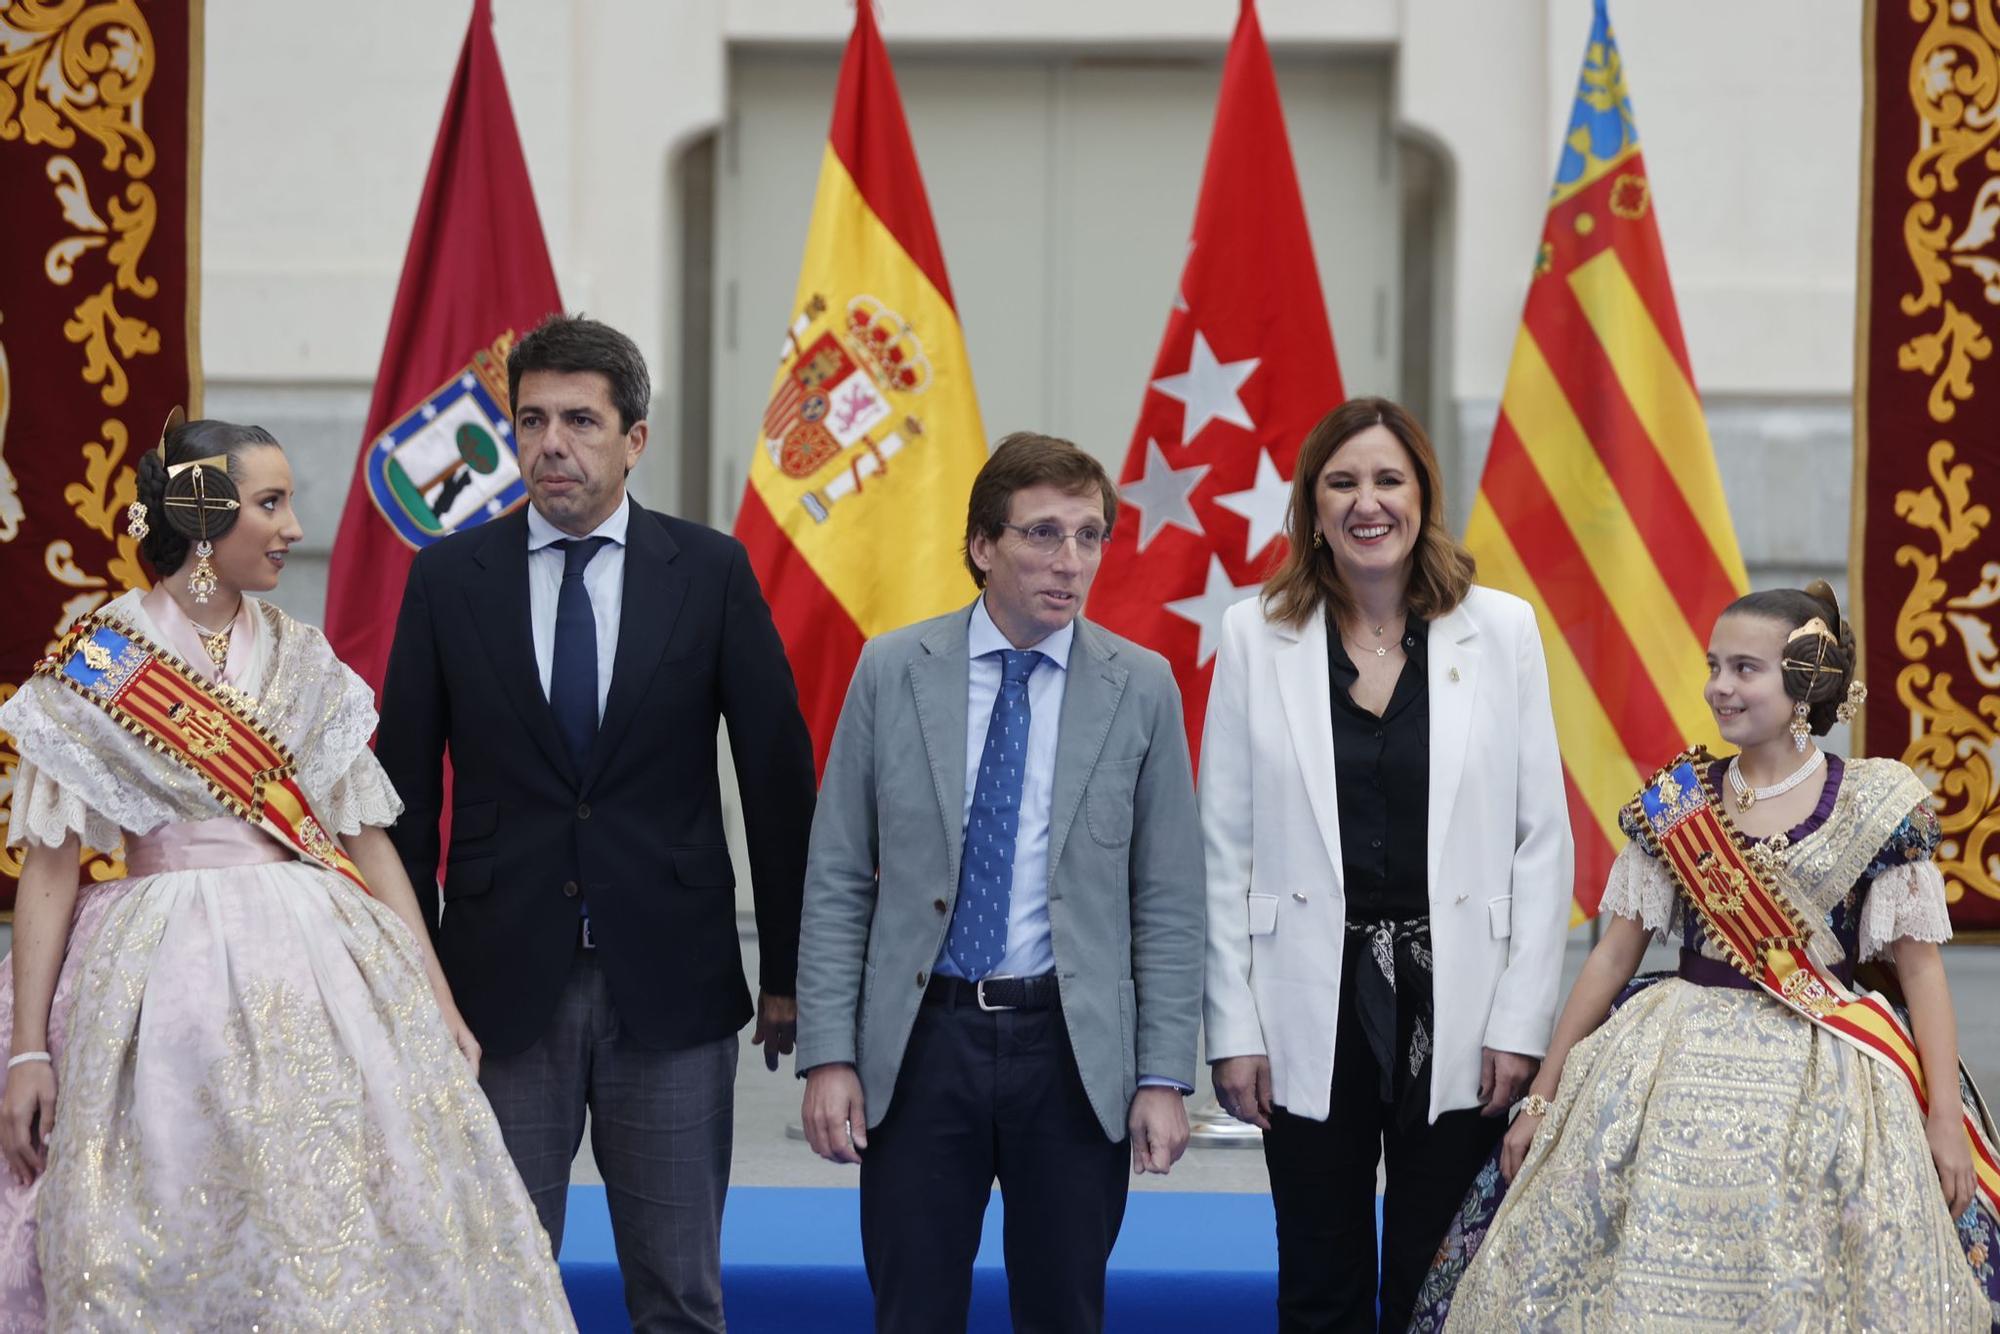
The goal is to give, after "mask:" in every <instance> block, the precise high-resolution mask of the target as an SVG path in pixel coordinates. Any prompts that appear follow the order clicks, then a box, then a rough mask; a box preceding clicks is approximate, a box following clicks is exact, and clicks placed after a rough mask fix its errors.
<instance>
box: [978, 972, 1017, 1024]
mask: <svg viewBox="0 0 2000 1334" xmlns="http://www.w3.org/2000/svg"><path fill="white" fill-rule="evenodd" d="M1015 976H1016V975H1015V974H1013V973H991V974H988V975H987V976H985V977H982V978H980V979H979V980H978V981H977V982H974V983H973V984H972V994H973V996H974V998H975V999H977V1000H978V1001H979V1008H980V1009H982V1010H984V1011H986V1013H988V1014H1002V1013H1005V1012H1006V1011H1008V1010H1018V1009H1020V1008H1021V1007H1020V1006H1018V1005H988V1004H987V1003H986V984H987V983H988V982H1012V981H1013V980H1014V979H1015Z"/></svg>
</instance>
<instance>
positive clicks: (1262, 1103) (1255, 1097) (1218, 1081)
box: [1213, 1056, 1271, 1130]
mask: <svg viewBox="0 0 2000 1334" xmlns="http://www.w3.org/2000/svg"><path fill="white" fill-rule="evenodd" d="M1213 1074H1214V1078H1215V1100H1216V1101H1217V1102H1219V1103H1221V1104H1222V1110H1223V1111H1225V1112H1228V1113H1229V1114H1230V1115H1231V1116H1233V1117H1235V1118H1236V1119H1237V1120H1238V1121H1242V1122H1245V1123H1247V1124H1249V1125H1253V1126H1255V1127H1257V1129H1259V1130H1269V1129H1270V1128H1271V1058H1270V1057H1268V1056H1230V1057H1226V1058H1224V1059H1223V1060H1220V1061H1217V1062H1216V1063H1215V1065H1214V1068H1213Z"/></svg>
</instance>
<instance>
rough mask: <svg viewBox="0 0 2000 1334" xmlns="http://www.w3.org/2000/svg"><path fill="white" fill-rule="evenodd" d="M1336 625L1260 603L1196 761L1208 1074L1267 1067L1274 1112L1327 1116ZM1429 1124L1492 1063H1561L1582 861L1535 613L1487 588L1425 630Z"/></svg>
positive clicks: (1232, 643) (1336, 977) (1223, 670)
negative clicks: (1490, 1054) (1330, 665)
mask: <svg viewBox="0 0 2000 1334" xmlns="http://www.w3.org/2000/svg"><path fill="white" fill-rule="evenodd" d="M1326 649H1327V645H1326V620H1325V618H1324V617H1323V616H1320V615H1315V616H1313V617H1312V618H1310V619H1309V620H1308V621H1307V622H1306V624H1305V625H1304V626H1303V627H1301V628H1297V629H1294V628H1293V627H1291V626H1288V625H1277V624H1273V623H1272V622H1270V621H1268V620H1266V619H1265V617H1264V612H1263V607H1262V604H1261V601H1260V600H1259V599H1256V598H1252V599H1250V600H1249V601H1246V602H1240V603H1238V604H1237V605H1235V606H1233V607H1231V608H1230V609H1229V611H1228V614H1227V615H1226V616H1225V617H1224V620H1223V637H1222V648H1221V651H1220V653H1219V654H1218V656H1217V658H1216V664H1215V680H1214V683H1213V685H1212V686H1211V687H1210V689H1209V696H1208V719H1207V722H1206V723H1205V724H1204V726H1203V736H1202V748H1201V816H1202V830H1203V834H1204V836H1205V839H1206V842H1207V851H1208V978H1207V996H1206V999H1205V1002H1204V1020H1205V1022H1206V1024H1207V1039H1206V1040H1207V1044H1208V1059H1209V1060H1210V1061H1219V1060H1221V1059H1223V1058H1224V1057H1228V1056H1248V1055H1267V1056H1269V1057H1270V1061H1271V1080H1272V1095H1273V1099H1274V1100H1275V1101H1276V1102H1277V1103H1278V1104H1280V1105H1281V1106H1283V1107H1284V1108H1286V1109H1287V1110H1288V1111H1290V1112H1293V1113H1294V1114H1296V1115H1299V1116H1305V1117H1310V1118H1312V1119H1313V1120H1318V1121H1323V1120H1325V1119H1326V1116H1327V1112H1328V1102H1329V1094H1330V1091H1331V1086H1332V1083H1333V1042H1334V1033H1335V1031H1336V1029H1335V1021H1336V1019H1337V1018H1338V1015H1339V1005H1340V965H1341V957H1342V952H1343V945H1344V944H1345V935H1346V923H1347V899H1346V895H1345V893H1344V892H1343V890H1342V887H1341V855H1340V815H1339V803H1338V800H1337V798H1336V795H1335V788H1334V782H1335V779H1334V772H1333V705H1332V700H1331V696H1330V694H1329V689H1330V679H1329V676H1328V672H1327V662H1326ZM1429 659H1430V671H1429V683H1430V734H1431V766H1430V808H1429V837H1428V851H1429V855H1428V858H1427V867H1428V871H1429V881H1430V903H1431V908H1430V915H1431V948H1432V952H1433V955H1434V958H1435V962H1436V967H1435V970H1434V972H1433V975H1432V976H1433V986H1434V994H1435V997H1436V1006H1435V1011H1436V1013H1435V1025H1434V1026H1435V1033H1434V1035H1433V1046H1432V1053H1433V1054H1432V1058H1431V1105H1430V1117H1431V1120H1433V1121H1435V1120H1437V1118H1438V1115H1439V1114H1440V1113H1442V1112H1448V1111H1452V1110H1454V1109H1457V1108H1461V1107H1472V1106H1476V1105H1477V1104H1478V1102H1479V1096H1478V1090H1479V1068H1480V1048H1481V1047H1492V1048H1494V1049H1495V1050H1498V1051H1510V1052H1519V1053H1521V1054H1522V1055H1526V1056H1540V1055H1542V1053H1543V1052H1545V1051H1546V1050H1547V1049H1548V1041H1549V1030H1550V1028H1551V1027H1552V1026H1553V1024H1554V1022H1555V1007H1556V990H1557V986H1558V983H1559V982H1560V980H1561V973H1562V951H1563V937H1564V934H1565V933H1566V931H1567V930H1568V926H1569V910H1570V892H1571V877H1572V872H1573V861H1574V856H1575V853H1574V850H1573V847H1572V844H1571V842H1570V829H1569V809H1568V802H1567V799H1566V797H1565V789H1564V785H1563V771H1562V760H1561V757H1560V756H1559V755H1558V753H1557V750H1556V728H1555V719H1554V717H1553V715H1552V714H1551V712H1550V709H1549V677H1548V666H1547V663H1546V661H1545V660H1544V658H1543V656H1542V640H1541V635H1540V634H1539V633H1538V631H1537V630H1536V627H1535V615H1534V612H1533V611H1532V610H1531V609H1530V608H1529V606H1528V604H1527V603H1525V602H1523V601H1522V600H1521V599H1519V598H1517V597H1513V596H1511V595H1509V594H1506V593H1501V592H1498V591H1496V590H1493V589H1490V588H1480V587H1476V586H1475V587H1474V588H1473V589H1472V591H1471V593H1470V594H1469V595H1468V596H1467V597H1466V599H1465V601H1464V602H1462V603H1460V604H1459V606H1458V607H1457V608H1456V609H1454V610H1452V611H1450V612H1448V613H1446V614H1445V615H1443V616H1440V617H1438V618H1437V620H1435V621H1433V622H1432V623H1431V625H1430V636H1429Z"/></svg>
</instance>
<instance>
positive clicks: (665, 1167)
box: [479, 950, 737, 1334]
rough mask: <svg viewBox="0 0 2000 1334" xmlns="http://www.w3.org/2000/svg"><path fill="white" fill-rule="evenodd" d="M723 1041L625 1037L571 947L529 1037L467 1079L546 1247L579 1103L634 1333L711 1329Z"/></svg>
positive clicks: (599, 976) (726, 1046) (728, 1042)
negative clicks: (564, 972)
mask: <svg viewBox="0 0 2000 1334" xmlns="http://www.w3.org/2000/svg"><path fill="white" fill-rule="evenodd" d="M736 1050H737V1042H736V1035H735V1034H733V1033H732V1034H731V1035H730V1036H728V1037H726V1038H722V1039H720V1040H718V1041H715V1042H708V1043H703V1044H702V1045H700V1046H698V1047H688V1048H685V1049H683V1050H680V1051H661V1050H658V1049H655V1048H649V1047H640V1046H635V1045H634V1044H633V1043H632V1042H631V1041H630V1040H629V1039H627V1038H625V1037H623V1036H622V1035H621V1033H620V1031H619V1026H618V1014H617V1011H616V1010H615V1009H614V1008H613V1007H612V1004H611V993H610V990H609V988H608V987H607V986H606V985H605V981H604V974H603V972H602V971H601V970H600V969H599V968H598V965H597V957H596V955H594V954H592V953H590V952H589V951H586V950H579V951H578V952H577V957H576V962H575V964H574V965H572V967H571V970H570V975H569V980H568V982H567V983H566V984H565V985H564V989H563V997H562V1001H561V1003H560V1004H558V1005H557V1007H556V1014H555V1019H554V1021H553V1022H552V1023H551V1024H550V1025H549V1029H548V1031H547V1032H546V1033H544V1034H543V1035H542V1038H541V1040H540V1041H539V1042H537V1043H536V1044H535V1045H534V1046H532V1047H530V1048H528V1049H527V1050H526V1051H524V1052H521V1053H520V1054H519V1055H516V1056H501V1057H487V1058H486V1059H485V1060H484V1061H482V1062H481V1063H480V1069H479V1083H480V1086H481V1087H482V1088H484V1089H485V1090H486V1097H487V1099H488V1101H490V1102H491V1103H492V1104H493V1115H494V1116H495V1118H497V1119H498V1120H499V1122H500V1134H501V1136H502V1137H503V1138H504V1139H505V1140H506V1141H507V1152H508V1153H509V1154H511V1155H512V1156H513V1159H514V1165H515V1166H516V1167H518V1168H519V1169H520V1172H521V1178H522V1180H524V1181H525V1182H526V1183H527V1186H528V1194H529V1195H530V1196H531V1197H533V1199H534V1201H535V1211H536V1212H537V1213H538V1214H540V1215H541V1220H542V1226H543V1227H544V1228H546V1229H548V1233H549V1244H550V1246H551V1247H553V1248H554V1250H555V1251H556V1252H557V1253H558V1254H560V1253H561V1251H562V1234H563V1211H564V1206H565V1205H566V1204H567V1203H568V1200H569V1173H570V1164H571V1163H572V1162H573V1161H574V1160H575V1158H576V1151H577V1148H578V1146H579V1145H581V1144H582V1143H583V1123H584V1109H585V1108H586V1107H587V1108H588V1109H589V1111H590V1151H591V1153H592V1155H594V1156H595V1158H596V1159H597V1167H598V1170H599V1171H600V1172H602V1173H603V1174H604V1194H605V1198H606V1200H607V1202H608V1203H609V1204H610V1207H611V1235H612V1239H613V1241H614V1242H615V1243H616V1246H617V1249H618V1269H619V1272H620V1273H621V1274H622V1275H623V1277H624V1280H625V1308H626V1311H627V1313H628V1314H629V1315H630V1316H631V1318H632V1328H633V1329H635V1330H638V1331H641V1332H642V1334H655V1332H656V1331H667V1330H673V1331H701V1332H702V1334H720V1331H721V1330H722V1328H723V1322H722V1202H723V1197H724V1196H725V1195H727V1194H728V1191H729V1151H730V1131H731V1119H730V1118H731V1113H732V1111H733V1109H734V1106H735V1095H736Z"/></svg>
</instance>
